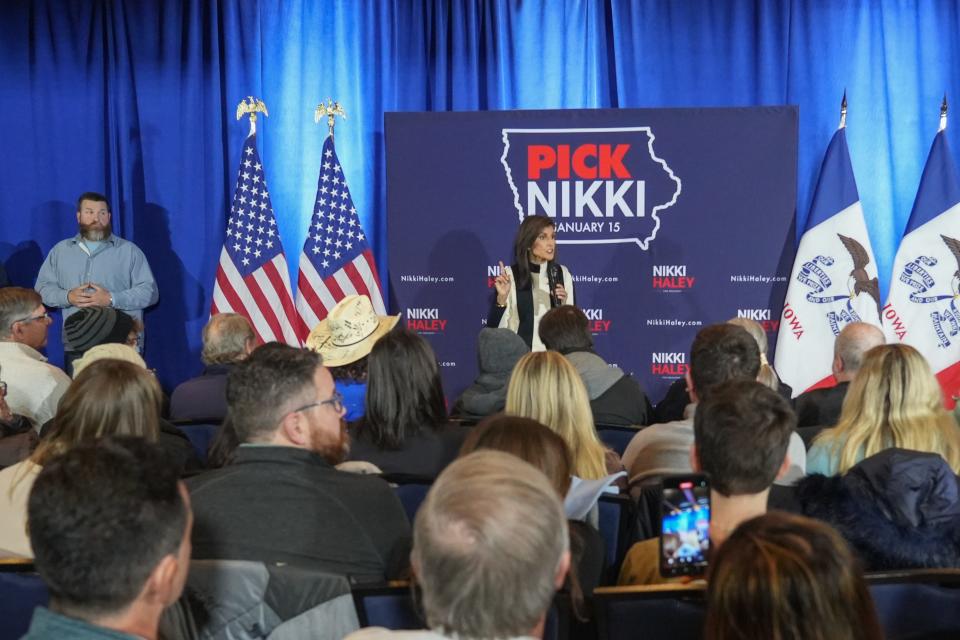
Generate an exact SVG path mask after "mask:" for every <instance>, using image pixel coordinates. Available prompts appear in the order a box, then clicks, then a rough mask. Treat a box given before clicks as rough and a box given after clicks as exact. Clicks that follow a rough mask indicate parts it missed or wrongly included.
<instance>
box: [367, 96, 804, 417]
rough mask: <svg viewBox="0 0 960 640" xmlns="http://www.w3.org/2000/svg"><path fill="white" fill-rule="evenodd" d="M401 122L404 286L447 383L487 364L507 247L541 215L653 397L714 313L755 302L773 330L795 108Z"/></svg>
mask: <svg viewBox="0 0 960 640" xmlns="http://www.w3.org/2000/svg"><path fill="white" fill-rule="evenodd" d="M386 136H387V177H388V179H389V180H388V182H389V186H388V189H387V213H388V216H389V219H390V231H389V243H388V244H389V246H390V290H391V292H392V295H393V297H394V300H395V301H396V305H395V309H396V310H397V311H399V312H400V313H401V314H402V316H401V322H403V323H404V324H405V325H406V326H407V327H408V328H410V329H413V330H415V331H418V332H419V333H421V334H423V335H426V336H428V337H429V338H428V339H429V340H430V341H431V343H432V344H433V347H434V350H435V351H436V353H437V356H438V359H439V361H440V365H441V367H442V370H443V372H444V383H445V385H446V387H445V389H446V391H447V392H448V393H449V394H450V395H452V396H456V395H459V393H460V392H462V391H463V389H464V388H465V387H466V386H467V385H468V384H469V383H470V381H471V380H472V379H473V378H474V377H475V375H476V363H477V356H476V349H475V347H474V343H475V336H476V335H477V332H478V331H479V329H480V328H481V326H483V325H482V321H483V320H485V319H486V316H487V313H488V311H490V310H491V305H492V303H493V295H494V294H493V289H492V287H493V279H494V277H495V276H496V275H497V274H498V273H499V264H498V263H499V262H500V261H503V262H504V264H506V265H509V264H510V263H511V262H512V261H513V257H512V244H513V237H514V235H515V234H516V230H517V228H518V227H519V224H520V221H521V220H523V219H524V218H525V217H526V216H529V215H535V214H540V215H549V216H551V217H552V219H553V220H554V221H555V226H556V233H557V242H558V244H559V245H560V246H559V247H558V248H557V249H558V250H557V261H558V262H560V263H562V264H564V265H565V266H567V267H568V268H569V270H570V271H571V273H572V276H571V277H572V285H573V293H574V302H575V303H576V305H577V306H578V307H580V308H581V309H583V311H584V314H585V315H586V316H587V319H588V320H589V328H590V331H591V333H592V334H593V342H594V348H595V349H596V351H597V353H599V354H600V355H601V356H603V357H604V358H605V359H606V360H607V361H608V362H610V363H616V364H617V365H619V366H620V367H621V368H622V369H624V370H625V371H627V372H630V373H632V374H633V375H634V376H635V377H637V378H639V379H640V380H641V382H642V384H643V386H644V388H645V389H646V390H647V391H648V393H650V394H651V395H652V397H654V398H659V397H661V396H662V395H663V394H664V393H665V392H666V389H667V386H669V384H670V383H672V382H673V381H674V380H676V379H678V378H682V377H683V375H684V373H686V371H687V366H688V360H687V357H686V356H687V351H688V349H689V346H690V338H691V336H692V335H693V334H695V333H696V332H697V331H698V330H699V328H700V327H702V326H704V325H707V324H710V323H712V322H716V321H724V320H727V319H729V318H733V317H748V318H752V319H754V320H757V321H759V322H760V323H761V325H762V326H764V328H765V329H766V330H767V331H768V332H770V333H771V334H773V336H774V337H775V336H776V332H777V328H778V326H779V323H780V306H781V304H782V301H783V298H784V294H785V293H786V289H787V283H786V280H787V278H788V277H789V275H790V269H791V267H792V266H793V256H794V242H793V241H794V237H795V233H794V230H793V228H792V225H793V222H794V212H795V208H796V199H797V194H796V184H797V174H796V169H797V165H796V155H797V152H796V150H797V109H796V107H752V108H738V109H729V108H728V109H719V108H715V109H591V110H581V109H570V110H565V109H554V110H549V111H538V110H526V111H487V112H471V113H391V114H387V121H386ZM413 234H415V235H416V242H410V241H407V240H408V238H409V237H410V236H411V235H413Z"/></svg>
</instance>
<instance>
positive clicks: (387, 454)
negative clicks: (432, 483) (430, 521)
mask: <svg viewBox="0 0 960 640" xmlns="http://www.w3.org/2000/svg"><path fill="white" fill-rule="evenodd" d="M468 433H470V430H469V429H468V428H466V427H461V426H459V425H456V424H444V425H441V426H440V427H439V428H438V429H431V428H424V429H423V430H421V431H420V433H418V434H416V435H414V436H412V437H408V438H407V439H406V440H405V441H404V443H403V447H401V448H400V449H384V448H380V447H378V446H377V445H375V444H374V443H373V438H372V437H371V435H370V429H369V428H362V427H360V428H357V427H354V428H352V429H351V430H350V456H349V459H350V460H363V461H364V462H370V463H371V464H375V465H377V467H379V468H380V470H381V471H383V472H384V473H390V474H404V475H410V476H421V477H429V478H435V477H437V476H438V475H440V472H441V471H443V470H444V468H446V466H447V465H448V464H450V463H451V462H453V460H454V459H455V458H456V457H457V455H458V454H459V453H460V446H461V445H462V444H463V440H464V438H466V436H467V434H468Z"/></svg>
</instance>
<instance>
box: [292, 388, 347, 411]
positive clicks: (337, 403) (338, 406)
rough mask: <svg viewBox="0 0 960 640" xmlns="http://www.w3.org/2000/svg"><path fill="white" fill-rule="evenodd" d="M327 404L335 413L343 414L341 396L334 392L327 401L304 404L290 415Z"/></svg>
mask: <svg viewBox="0 0 960 640" xmlns="http://www.w3.org/2000/svg"><path fill="white" fill-rule="evenodd" d="M325 404H328V405H330V406H331V407H333V410H334V411H336V412H337V413H343V395H341V394H340V392H339V391H334V392H333V395H332V396H331V397H330V399H329V400H320V401H319V402H311V403H310V404H305V405H303V406H302V407H297V408H296V409H294V410H293V411H291V412H290V413H299V412H301V411H306V410H307V409H313V408H314V407H319V406H322V405H325Z"/></svg>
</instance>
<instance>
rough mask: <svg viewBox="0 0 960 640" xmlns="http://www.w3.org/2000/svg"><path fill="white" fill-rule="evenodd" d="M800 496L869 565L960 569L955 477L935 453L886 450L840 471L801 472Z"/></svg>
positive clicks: (959, 481)
mask: <svg viewBox="0 0 960 640" xmlns="http://www.w3.org/2000/svg"><path fill="white" fill-rule="evenodd" d="M797 500H798V501H799V503H800V505H801V509H802V512H803V513H804V514H805V515H808V516H810V517H813V518H817V519H819V520H823V521H824V522H827V523H828V524H831V525H833V526H834V527H836V528H837V530H839V531H840V533H841V534H843V537H844V538H846V539H847V542H849V543H850V545H851V546H852V547H853V548H854V550H855V551H856V552H857V554H858V555H859V556H860V558H861V559H862V560H863V563H864V566H865V567H866V569H867V570H869V571H889V570H902V569H924V568H957V567H960V478H958V477H957V475H956V474H955V473H954V471H953V470H952V469H951V468H950V466H949V465H948V464H947V462H946V461H945V460H944V459H943V458H942V457H941V456H940V455H938V454H936V453H922V452H920V451H908V450H906V449H896V448H890V449H884V450H883V451H881V452H880V453H877V454H875V455H873V456H870V457H869V458H866V459H864V460H863V461H862V462H859V463H858V464H856V465H854V466H853V468H851V469H850V470H849V471H848V472H847V473H845V474H844V475H842V476H829V477H827V476H822V475H813V476H808V477H806V478H804V479H803V480H801V481H800V482H799V483H797Z"/></svg>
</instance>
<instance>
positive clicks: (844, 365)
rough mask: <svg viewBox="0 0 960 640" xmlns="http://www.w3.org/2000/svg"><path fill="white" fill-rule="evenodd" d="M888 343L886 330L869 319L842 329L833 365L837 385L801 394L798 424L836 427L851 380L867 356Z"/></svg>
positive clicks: (837, 340) (799, 397)
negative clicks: (869, 322) (874, 349)
mask: <svg viewBox="0 0 960 640" xmlns="http://www.w3.org/2000/svg"><path fill="white" fill-rule="evenodd" d="M884 342H885V339H884V336H883V331H881V330H880V329H879V327H875V326H873V325H872V324H868V323H866V322H851V323H850V324H848V325H847V326H845V327H844V328H843V329H841V330H840V333H839V335H837V339H836V340H834V342H833V363H832V365H831V369H832V371H833V377H834V379H835V380H836V381H837V384H836V385H834V386H832V387H827V388H824V389H814V390H813V391H807V392H806V393H801V394H800V395H799V396H797V399H796V401H795V402H794V408H795V410H796V412H797V427H832V426H834V425H835V424H837V420H839V418H840V409H841V407H842V406H843V399H844V398H845V397H846V395H847V389H848V387H849V386H850V382H851V381H852V380H853V379H854V378H855V377H856V375H857V372H858V371H860V366H861V364H862V363H863V357H864V355H865V354H866V353H867V351H869V350H870V349H873V348H874V347H878V346H880V345H882V344H883V343H884Z"/></svg>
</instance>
